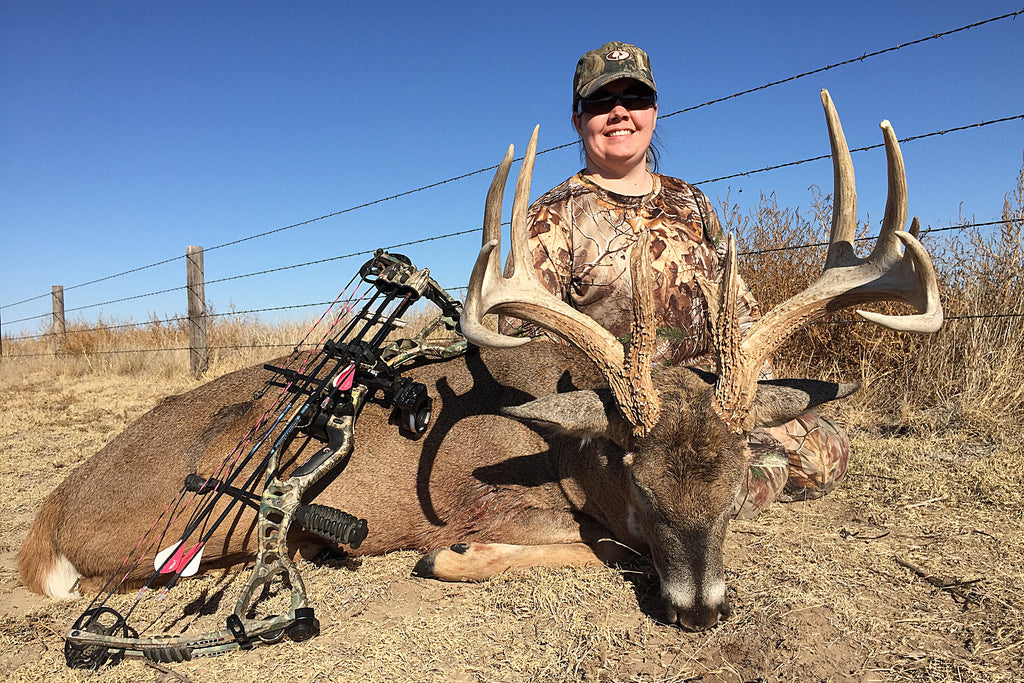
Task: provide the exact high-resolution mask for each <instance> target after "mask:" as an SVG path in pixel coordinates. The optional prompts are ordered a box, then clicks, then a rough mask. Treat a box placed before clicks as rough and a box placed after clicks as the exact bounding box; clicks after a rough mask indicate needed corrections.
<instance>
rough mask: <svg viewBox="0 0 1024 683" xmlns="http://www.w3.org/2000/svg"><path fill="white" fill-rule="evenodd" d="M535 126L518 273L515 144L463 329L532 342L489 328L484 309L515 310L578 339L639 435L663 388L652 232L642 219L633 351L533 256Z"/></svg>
mask: <svg viewBox="0 0 1024 683" xmlns="http://www.w3.org/2000/svg"><path fill="white" fill-rule="evenodd" d="M539 128H540V127H539V126H538V127H537V128H534V130H533V136H532V137H531V138H530V144H529V146H528V147H527V149H526V156H525V157H524V159H523V166H522V169H521V170H520V172H519V179H518V181H517V182H516V193H515V198H514V199H513V202H512V230H511V236H512V239H511V241H512V247H511V260H512V274H511V276H510V277H508V278H505V277H503V276H502V274H501V265H500V263H499V261H500V258H501V246H500V245H501V204H502V194H503V193H504V190H505V182H506V179H507V178H508V172H509V168H510V167H511V166H512V155H513V147H512V146H511V145H510V146H509V148H508V152H507V153H506V154H505V158H504V159H503V160H502V162H501V164H500V165H499V166H498V170H497V171H496V172H495V174H494V180H493V181H492V182H491V188H490V190H489V191H488V192H487V203H486V205H485V207H484V226H483V246H482V247H481V249H480V254H479V255H478V256H477V259H476V264H475V265H474V266H473V273H472V275H471V276H470V280H469V292H468V293H467V295H466V305H465V308H464V310H463V313H462V318H461V320H460V323H461V328H462V333H463V334H464V335H465V336H466V338H467V339H469V340H470V341H471V342H473V343H474V344H476V345H477V346H497V347H511V346H519V345H521V344H525V343H526V342H528V341H529V339H528V338H521V337H508V336H505V335H502V334H498V333H496V332H492V331H491V330H489V329H487V328H485V327H484V326H483V324H482V322H481V321H482V319H483V316H485V315H487V314H489V313H498V314H502V315H509V316H513V317H516V318H519V319H521V320H525V321H529V322H532V323H534V324H536V325H538V326H540V327H542V328H544V329H545V330H548V331H549V332H552V333H554V334H556V335H558V336H559V337H561V338H562V339H565V340H566V341H567V342H569V343H570V344H572V345H573V346H576V347H577V348H579V349H580V350H581V351H583V352H584V353H585V354H586V355H587V357H588V358H590V359H591V360H592V361H593V362H594V363H595V364H596V365H597V367H598V368H599V369H600V370H601V372H602V373H603V374H604V376H605V378H606V379H607V380H608V384H609V386H610V387H611V390H612V393H613V394H614V396H615V399H616V402H617V403H618V405H619V408H620V409H621V410H622V412H623V414H624V415H625V416H626V418H627V419H629V421H630V422H631V423H632V424H633V425H634V430H633V431H634V433H635V434H637V435H638V436H643V435H645V434H647V432H648V431H649V430H650V428H651V427H653V426H654V424H655V423H656V422H657V421H658V412H659V400H658V394H657V392H656V391H655V389H654V386H653V384H652V383H651V356H652V351H653V348H654V332H655V326H654V324H653V320H651V319H650V318H652V317H653V303H652V302H653V294H652V285H651V282H650V273H651V256H650V249H649V242H650V233H649V232H648V231H647V230H645V229H644V228H643V226H642V225H640V224H637V225H634V226H633V229H634V233H635V234H637V235H638V239H637V243H636V245H634V248H633V250H632V258H631V261H630V275H631V277H632V279H633V290H634V295H633V308H634V314H633V325H632V332H631V335H630V342H629V349H628V352H626V353H624V352H623V347H622V344H620V343H619V341H618V340H617V339H616V338H615V337H614V336H612V334H611V333H610V332H608V331H607V330H606V329H604V328H603V327H601V326H600V325H599V324H598V323H597V322H595V321H594V320H593V319H592V318H590V317H589V316H587V315H584V314H583V313H580V312H579V311H577V310H576V309H574V308H573V307H572V306H570V305H569V304H567V303H565V302H564V301H561V300H560V299H558V298H557V297H556V296H554V295H553V294H551V293H550V292H549V291H547V290H546V289H544V287H543V286H542V285H541V284H540V282H539V280H538V279H537V275H536V273H535V272H534V270H533V267H532V265H531V264H530V263H529V262H528V255H529V248H528V246H527V230H528V226H527V221H526V212H527V208H528V204H529V197H530V179H531V177H532V175H533V162H534V158H535V157H536V154H537V132H538V130H539Z"/></svg>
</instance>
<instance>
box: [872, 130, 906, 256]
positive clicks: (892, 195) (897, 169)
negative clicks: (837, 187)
mask: <svg viewBox="0 0 1024 683" xmlns="http://www.w3.org/2000/svg"><path fill="white" fill-rule="evenodd" d="M879 127H880V128H881V129H882V136H883V138H884V139H885V162H886V168H887V170H888V182H889V189H888V191H887V193H886V198H885V215H884V216H883V217H882V229H881V231H880V232H879V233H878V241H877V242H875V248H874V249H873V250H872V251H871V255H870V256H869V257H868V260H869V261H875V260H886V261H889V262H896V261H899V260H900V259H901V258H902V257H903V254H902V251H901V249H900V241H899V240H898V239H897V238H896V235H895V233H896V232H897V231H899V230H903V228H904V227H905V226H906V225H907V172H906V168H905V166H904V165H903V153H902V152H901V151H900V144H899V142H898V141H897V140H896V132H895V131H894V130H893V129H892V125H891V124H890V123H889V121H888V120H885V121H882V123H880V124H879Z"/></svg>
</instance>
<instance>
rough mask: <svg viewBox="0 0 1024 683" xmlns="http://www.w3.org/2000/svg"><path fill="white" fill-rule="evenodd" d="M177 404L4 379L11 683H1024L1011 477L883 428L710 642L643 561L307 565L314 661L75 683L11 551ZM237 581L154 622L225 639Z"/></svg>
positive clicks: (738, 547) (221, 580)
mask: <svg viewBox="0 0 1024 683" xmlns="http://www.w3.org/2000/svg"><path fill="white" fill-rule="evenodd" d="M184 388H185V385H184V384H181V385H178V386H169V385H166V384H164V385H160V386H155V385H153V384H150V383H144V382H140V381H138V380H135V379H132V378H125V377H86V378H74V379H66V380H65V379H58V380H54V378H52V377H45V376H43V375H33V374H27V375H24V376H20V377H15V378H13V379H11V378H5V379H4V381H3V382H0V403H2V405H3V406H4V410H3V413H2V416H0V464H2V468H0V472H2V477H3V482H2V484H3V487H4V489H5V490H6V491H7V492H8V495H6V496H4V499H5V500H6V501H7V503H6V505H5V506H4V510H3V514H2V517H0V679H3V680H11V681H40V680H47V681H78V680H90V681H194V682H195V683H200V682H201V681H261V682H264V681H273V682H275V683H276V682H277V681H293V680H294V681H300V680H301V681H327V680H332V681H350V680H351V681H356V680H359V681H364V680H365V681H575V680H578V681H691V680H699V681H730V682H737V683H738V682H740V681H775V680H787V681H890V680H892V681H919V680H954V681H969V680H985V681H998V680H1005V681H1011V680H1017V681H1020V680H1024V675H1022V674H1021V673H1020V672H1021V671H1022V670H1024V597H1022V592H1021V583H1022V581H1021V579H1022V577H1024V531H1022V521H1021V520H1022V509H1021V506H1020V505H1019V503H1017V502H1016V501H1017V500H1018V499H1019V493H1017V491H1011V489H1012V488H1013V485H1014V484H1013V482H1017V483H1020V481H1021V475H1020V474H1019V473H1017V474H1015V475H1012V476H1010V477H1009V481H1010V484H1008V485H1006V488H1005V489H1000V488H999V487H998V486H994V485H992V484H991V483H990V482H988V481H987V480H985V479H984V475H983V474H978V473H979V472H982V473H984V472H986V471H989V470H992V469H993V468H997V467H1001V466H1002V465H1001V463H1003V462H1019V461H1014V460H1012V459H1010V456H1009V455H1005V453H1006V452H1007V451H1008V448H1009V447H1008V446H1000V445H998V444H981V445H977V444H975V445H971V444H966V445H965V444H964V443H963V442H962V441H961V442H952V441H949V440H943V439H940V438H938V437H936V438H934V439H924V440H919V441H913V440H911V439H908V438H905V437H901V436H898V435H888V436H887V435H885V431H886V430H885V429H884V426H881V427H880V428H879V429H877V430H874V432H867V431H858V430H855V431H854V432H853V437H854V444H855V456H854V458H853V464H852V466H851V473H850V476H849V478H848V480H847V481H846V482H845V483H844V484H843V485H842V486H841V487H840V488H839V489H838V490H837V491H835V492H834V493H833V494H831V495H830V496H828V497H826V498H824V499H822V500H819V501H814V502H806V503H796V504H789V505H782V504H776V505H773V506H771V507H770V508H769V509H768V510H767V511H766V512H765V513H764V514H763V515H762V516H761V517H760V518H759V519H757V520H754V521H748V522H735V523H733V524H732V526H731V527H730V532H729V535H728V538H727V547H726V555H727V564H728V567H729V569H728V571H727V579H728V582H729V592H730V598H731V600H732V604H733V608H734V614H733V617H732V618H731V619H730V620H728V621H726V622H724V623H723V624H721V625H720V626H718V627H716V628H714V629H712V630H710V631H707V632H703V633H688V632H685V631H681V630H679V629H677V628H674V627H670V626H665V625H663V624H660V623H658V622H657V621H655V620H654V619H652V618H651V616H649V614H650V611H651V609H650V608H651V605H652V604H653V598H654V595H653V592H654V591H655V589H656V585H657V583H656V576H655V575H654V573H653V570H652V569H651V567H650V566H649V565H648V564H647V563H646V561H644V560H643V559H640V558H638V559H637V560H636V561H635V562H634V563H632V564H630V565H628V566H624V567H616V568H600V569H564V570H552V569H537V570H531V571H528V572H524V573H517V574H507V575H503V576H500V577H498V578H496V579H493V580H491V581H487V582H484V583H479V584H444V583H440V582H436V581H430V580H422V579H417V578H414V577H412V576H411V575H410V571H411V569H412V566H413V565H414V564H415V562H416V560H417V557H418V556H417V555H416V554H415V553H411V552H402V553H395V554H392V555H389V556H386V557H379V558H368V559H366V560H364V561H362V562H361V563H355V562H344V561H338V560H335V561H325V562H322V563H319V564H317V563H311V562H306V563H303V564H302V565H301V571H302V573H303V576H304V578H305V580H306V584H307V589H308V593H309V596H310V599H311V601H312V604H313V606H314V607H315V609H316V612H317V617H318V618H319V620H320V624H321V633H320V635H319V636H318V637H316V638H314V639H312V640H309V641H306V642H304V643H292V642H290V641H288V640H287V639H286V640H284V641H282V642H280V643H278V644H275V645H267V646H263V647H259V648H256V649H254V650H252V651H249V652H244V653H242V652H238V653H231V654H227V655H223V656H220V657H216V658H210V659H204V660H196V661H193V662H186V663H182V664H171V665H166V666H160V667H154V666H153V665H146V664H144V663H140V662H124V663H122V664H120V665H118V666H117V667H113V668H108V669H105V670H103V671H101V672H99V673H98V674H95V675H94V674H87V673H86V672H81V671H75V670H71V669H68V668H67V667H66V666H65V663H64V657H63V645H64V634H65V633H66V632H67V630H68V628H69V626H70V625H71V623H72V622H73V621H74V619H75V618H76V617H77V616H78V615H79V613H80V612H81V611H82V609H83V608H84V604H83V603H82V602H78V603H54V602H50V601H46V600H43V599H42V598H40V597H38V596H35V595H33V594H31V593H28V592H27V591H25V589H24V588H22V587H21V586H20V584H19V580H18V578H17V573H16V570H15V567H14V558H15V554H16V552H17V549H18V547H19V546H20V544H21V542H22V540H23V539H24V537H25V534H26V533H27V530H28V526H29V524H30V522H31V520H32V517H33V515H34V513H35V510H36V509H37V508H38V506H39V504H40V503H41V502H42V500H43V498H44V497H45V495H46V494H47V493H48V492H49V491H51V490H52V489H53V488H54V487H55V486H56V485H57V483H59V482H60V481H61V480H62V478H63V477H64V476H66V474H67V473H68V472H69V471H70V470H71V469H72V468H73V467H74V466H75V465H77V464H78V463H80V462H82V461H83V460H84V459H85V458H87V457H88V456H89V455H90V454H91V453H93V452H95V451H96V450H97V449H98V448H99V447H101V446H102V444H103V443H105V442H106V441H108V440H109V439H110V438H112V437H113V436H114V435H115V434H116V433H117V432H118V431H119V430H121V429H123V427H124V426H125V425H126V424H128V423H129V422H130V421H131V420H132V419H134V418H135V417H137V416H138V415H140V414H141V413H142V412H144V411H145V410H147V409H148V408H149V407H151V406H152V405H153V404H154V403H155V402H156V401H157V400H158V399H159V398H160V396H162V395H164V394H166V393H173V392H176V391H180V390H182V389H184ZM1004 479H1005V478H1004ZM245 574H246V573H245V570H242V571H238V570H235V571H231V572H227V573H221V572H218V573H215V574H213V575H208V576H205V577H204V578H201V579H196V580H192V581H188V582H185V583H184V584H183V585H182V586H181V587H180V588H179V589H178V590H176V591H175V592H172V593H171V594H170V596H169V597H168V599H167V601H166V602H165V603H164V607H163V608H164V609H166V610H176V613H177V614H180V615H181V616H180V617H179V618H178V620H177V623H176V628H178V629H180V630H181V631H186V630H187V631H194V630H195V629H196V628H197V627H201V626H203V624H204V623H205V621H209V620H214V625H213V626H212V628H220V627H222V625H223V619H224V617H225V616H226V613H227V611H228V610H229V609H230V605H232V604H233V603H234V599H235V598H234V596H235V594H236V592H237V590H238V588H239V586H240V585H241V583H242V582H243V581H244V579H245ZM122 598H123V602H124V604H127V602H128V601H129V600H130V599H131V596H119V597H118V600H121V599H122ZM270 600H273V597H271V598H270ZM218 605H219V606H220V610H219V612H216V608H217V606H218ZM212 612H216V614H213V615H212V616H211V613H212ZM218 619H219V620H220V621H219V622H217V621H216V620H218ZM204 620H205V621H204Z"/></svg>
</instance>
